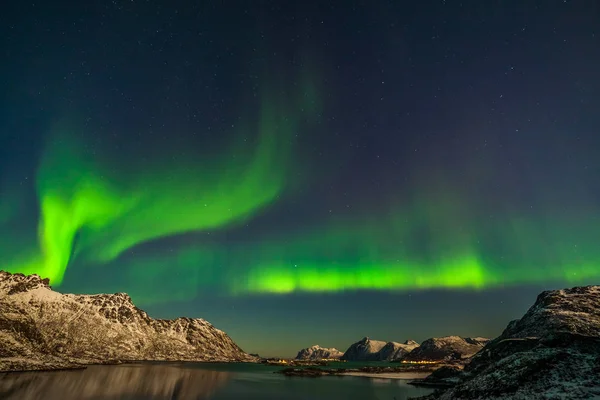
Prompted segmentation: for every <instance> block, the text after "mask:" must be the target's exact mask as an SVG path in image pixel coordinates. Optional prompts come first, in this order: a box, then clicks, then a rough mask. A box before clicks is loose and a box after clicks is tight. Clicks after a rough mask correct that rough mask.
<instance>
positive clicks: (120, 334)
mask: <svg viewBox="0 0 600 400" xmlns="http://www.w3.org/2000/svg"><path fill="white" fill-rule="evenodd" d="M109 360H122V361H127V360H187V361H241V360H253V358H252V357H250V356H249V355H247V354H246V353H244V352H243V351H242V350H241V349H240V348H239V347H238V346H237V345H236V344H235V343H234V342H233V341H232V340H231V338H229V336H227V334H225V332H223V331H221V330H219V329H216V328H215V327H214V326H212V325H211V324H210V323H208V322H207V321H205V320H203V319H196V318H177V319H174V320H160V319H153V318H150V317H149V316H148V314H146V313H145V312H144V311H142V310H140V309H139V308H137V307H136V306H135V305H134V304H133V302H132V301H131V298H130V297H129V296H128V295H127V294H125V293H117V294H112V295H111V294H98V295H72V294H60V293H57V292H55V291H53V290H52V289H51V288H50V286H49V282H48V280H47V279H40V277H38V276H37V275H29V276H25V275H22V274H10V273H8V272H4V271H0V371H3V370H24V369H55V368H66V367H73V366H74V365H76V364H89V363H101V362H106V361H109Z"/></svg>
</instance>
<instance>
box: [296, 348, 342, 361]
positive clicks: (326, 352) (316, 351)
mask: <svg viewBox="0 0 600 400" xmlns="http://www.w3.org/2000/svg"><path fill="white" fill-rule="evenodd" d="M343 354H344V353H342V352H341V351H339V350H338V349H336V348H334V347H331V348H326V347H321V346H319V345H318V344H315V345H313V346H310V347H307V348H305V349H302V350H300V351H299V352H298V354H297V355H296V359H297V360H323V359H331V358H340V357H342V355H343Z"/></svg>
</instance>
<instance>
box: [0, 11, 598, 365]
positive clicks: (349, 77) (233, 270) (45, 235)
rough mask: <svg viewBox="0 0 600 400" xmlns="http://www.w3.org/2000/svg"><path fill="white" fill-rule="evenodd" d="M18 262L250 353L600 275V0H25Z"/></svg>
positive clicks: (508, 300) (19, 81)
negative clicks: (221, 333)
mask: <svg viewBox="0 0 600 400" xmlns="http://www.w3.org/2000/svg"><path fill="white" fill-rule="evenodd" d="M0 43H1V44H0V50H1V54H2V62H1V63H0V71H1V74H2V75H1V76H2V77H3V79H2V80H1V81H0V85H1V87H0V96H1V97H0V99H1V100H0V101H1V105H2V107H1V109H0V259H1V261H0V269H6V270H8V271H11V272H23V273H37V274H39V275H41V276H43V277H49V278H50V279H51V284H52V285H53V287H55V288H57V289H58V290H60V291H63V292H75V293H95V292H109V293H113V292H117V291H124V292H127V293H129V294H130V295H131V296H132V298H133V300H134V301H135V302H136V304H138V305H139V306H141V307H143V308H144V309H146V310H147V311H148V312H149V313H150V314H151V315H152V316H155V317H169V318H171V317H176V316H180V315H186V316H190V317H203V318H205V319H207V320H209V321H210V322H212V323H213V324H215V325H216V326H217V327H219V328H221V329H223V330H225V331H226V332H227V333H229V334H230V335H231V336H232V338H233V339H234V340H235V341H236V342H237V343H238V344H240V346H242V348H244V350H246V351H248V352H258V353H260V354H261V355H266V356H291V355H294V354H295V352H296V351H297V350H299V349H300V348H302V347H307V346H310V345H313V344H320V345H322V346H334V347H337V348H340V349H342V350H344V349H346V348H347V347H348V346H349V345H350V344H351V343H352V342H355V341H357V340H359V339H360V338H362V337H363V336H366V335H368V336H370V337H373V338H376V339H380V340H394V341H404V340H406V339H409V338H411V339H415V340H418V341H421V340H424V339H426V338H428V337H432V336H443V335H451V334H457V335H463V336H488V337H494V336H496V335H498V334H499V333H500V332H501V330H502V329H503V327H504V326H505V325H506V324H507V323H508V321H509V320H511V319H514V318H517V317H519V316H520V315H521V314H522V313H523V312H524V311H525V310H526V309H527V308H528V307H529V306H530V305H531V304H532V303H533V301H534V300H535V296H536V295H537V294H538V292H540V291H541V290H544V289H550V288H559V287H566V286H574V285H584V284H594V283H596V284H598V282H599V278H600V243H599V238H600V72H599V71H600V3H598V2H597V1H595V0H589V1H586V0H581V1H566V0H565V1H562V0H560V1H553V0H548V1H517V0H515V1H499V0H495V1H480V0H473V1H458V0H456V1H454V0H445V1H443V0H438V1H432V0H423V1H376V0H371V1H333V2H327V1H308V2H306V1H302V2H300V1H283V0H282V1H242V0H238V1H165V0H151V1H141V0H135V1H131V0H126V1H125V0H113V1H108V0H107V1H94V0H90V1H60V0H58V1H52V2H50V1H39V2H34V1H27V2H25V1H9V2H8V3H7V4H6V5H4V6H3V10H2V15H1V16H0Z"/></svg>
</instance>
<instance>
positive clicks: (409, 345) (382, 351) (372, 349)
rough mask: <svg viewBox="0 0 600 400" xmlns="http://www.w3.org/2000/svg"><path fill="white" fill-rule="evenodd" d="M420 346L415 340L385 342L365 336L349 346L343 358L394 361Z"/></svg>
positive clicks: (349, 359)
mask: <svg viewBox="0 0 600 400" xmlns="http://www.w3.org/2000/svg"><path fill="white" fill-rule="evenodd" d="M417 347H419V344H418V343H417V342H415V341H414V340H407V341H406V342H404V343H397V342H383V341H381V340H372V339H370V338H368V337H364V338H362V339H361V340H359V341H358V342H356V343H354V344H352V345H351V346H350V347H348V350H346V352H345V353H344V355H343V356H342V359H344V360H348V361H393V360H398V359H400V358H402V357H403V356H405V355H406V354H407V353H409V352H410V351H412V350H414V349H415V348H417Z"/></svg>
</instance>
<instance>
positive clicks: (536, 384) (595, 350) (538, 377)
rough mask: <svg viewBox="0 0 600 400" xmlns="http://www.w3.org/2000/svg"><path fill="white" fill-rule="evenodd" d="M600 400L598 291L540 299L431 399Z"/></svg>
mask: <svg viewBox="0 0 600 400" xmlns="http://www.w3.org/2000/svg"><path fill="white" fill-rule="evenodd" d="M598 397H600V286H587V287H576V288H572V289H565V290H554V291H547V292H543V293H541V294H540V295H539V296H538V298H537V301H536V302H535V304H534V305H533V306H532V307H531V308H530V309H529V310H528V311H527V313H526V314H525V315H524V316H523V318H521V319H520V320H517V321H513V322H511V323H509V324H508V326H507V328H506V329H505V330H504V332H503V333H502V335H500V336H499V337H498V338H496V339H494V340H492V341H491V342H489V343H488V344H487V345H486V346H485V347H484V348H483V350H481V351H480V352H479V353H477V355H475V356H474V357H473V360H472V361H471V362H470V363H469V364H468V365H466V367H465V369H464V372H463V373H462V374H461V375H460V376H459V378H458V384H457V385H456V386H454V387H453V388H451V389H449V390H446V391H444V392H438V393H436V394H434V395H432V396H430V397H429V398H431V399H448V400H449V399H484V398H485V399H542V398H543V399H553V398H556V399H558V398H569V399H591V398H598Z"/></svg>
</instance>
